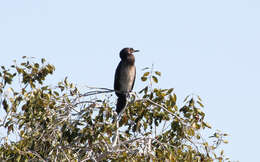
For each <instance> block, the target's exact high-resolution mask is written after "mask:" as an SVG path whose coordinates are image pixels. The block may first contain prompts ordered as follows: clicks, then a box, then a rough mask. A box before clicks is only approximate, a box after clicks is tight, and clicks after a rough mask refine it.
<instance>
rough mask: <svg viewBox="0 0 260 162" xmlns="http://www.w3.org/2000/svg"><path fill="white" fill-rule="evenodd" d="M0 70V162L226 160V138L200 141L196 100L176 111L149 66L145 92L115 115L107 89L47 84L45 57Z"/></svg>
mask: <svg viewBox="0 0 260 162" xmlns="http://www.w3.org/2000/svg"><path fill="white" fill-rule="evenodd" d="M1 69H2V70H1V72H0V78H1V80H2V81H1V82H0V94H1V109H2V110H4V111H5V114H4V115H3V118H1V121H0V122H1V125H0V126H1V127H4V128H5V129H4V130H5V131H6V132H7V134H6V136H4V137H2V138H1V146H0V160H1V161H3V160H5V161H9V160H10V161H12V160H13V161H107V160H109V161H116V160H126V161H140V160H142V161H143V160H147V161H149V160H153V161H165V160H168V161H213V160H218V161H224V160H228V158H225V156H224V153H223V151H219V149H218V146H219V145H220V144H221V143H223V142H224V143H227V141H226V140H225V136H227V134H224V133H221V132H219V131H217V132H215V133H214V134H213V135H212V136H210V137H209V138H205V137H203V136H202V135H201V131H203V130H204V129H211V126H210V125H209V124H208V123H207V122H205V121H204V117H205V113H204V112H203V107H204V106H203V104H202V100H201V98H200V97H199V96H197V95H189V96H187V97H186V99H185V100H184V106H182V107H179V106H177V105H176V100H177V96H176V94H175V93H174V89H173V88H170V89H160V88H154V86H153V85H154V84H157V83H158V78H159V77H160V76H161V73H160V72H159V71H155V70H153V68H145V69H144V74H143V76H142V77H141V80H142V81H143V82H145V83H147V86H145V87H144V88H143V89H142V90H140V92H138V93H132V94H131V97H130V99H129V103H128V106H127V108H126V109H125V110H124V112H123V113H122V115H121V116H120V117H118V116H117V114H116V113H115V109H114V106H115V100H114V97H113V93H114V91H113V90H111V89H107V88H95V87H88V88H87V89H86V90H82V89H79V88H78V87H76V86H75V85H74V84H73V83H70V82H69V81H68V79H67V78H65V79H64V81H62V82H59V83H58V84H57V85H56V86H50V85H46V83H45V80H46V78H47V77H48V76H49V75H51V74H53V72H54V70H55V67H54V66H53V65H51V64H48V63H46V61H45V59H41V60H40V61H37V60H36V59H32V58H27V57H23V61H22V62H21V63H17V62H14V64H13V65H11V66H10V67H9V68H7V67H5V66H1ZM13 136H15V137H16V138H13Z"/></svg>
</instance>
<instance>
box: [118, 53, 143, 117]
mask: <svg viewBox="0 0 260 162" xmlns="http://www.w3.org/2000/svg"><path fill="white" fill-rule="evenodd" d="M134 52H139V50H134V49H133V48H124V49H122V50H121V51H120V58H121V61H120V63H119V64H118V66H117V68H116V73H115V81H114V90H115V93H116V95H117V97H118V99H117V104H116V112H117V114H119V113H120V112H121V111H122V110H123V109H124V108H125V106H126V100H127V97H128V95H129V92H131V91H132V90H133V87H134V83H135V75H136V68H135V57H134V55H133V53H134Z"/></svg>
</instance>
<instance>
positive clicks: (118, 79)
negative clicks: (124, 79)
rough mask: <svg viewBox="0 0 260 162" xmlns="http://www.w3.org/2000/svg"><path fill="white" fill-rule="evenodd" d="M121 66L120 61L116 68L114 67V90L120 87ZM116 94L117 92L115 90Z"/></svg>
mask: <svg viewBox="0 0 260 162" xmlns="http://www.w3.org/2000/svg"><path fill="white" fill-rule="evenodd" d="M121 66H122V62H121V61H120V63H119V64H118V66H117V68H116V73H115V80H114V90H120V89H121V85H120V69H121ZM116 94H118V93H117V92H116Z"/></svg>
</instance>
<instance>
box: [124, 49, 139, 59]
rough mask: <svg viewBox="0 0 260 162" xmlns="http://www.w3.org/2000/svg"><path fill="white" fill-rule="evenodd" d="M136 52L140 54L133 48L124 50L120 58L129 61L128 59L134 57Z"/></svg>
mask: <svg viewBox="0 0 260 162" xmlns="http://www.w3.org/2000/svg"><path fill="white" fill-rule="evenodd" d="M134 52H139V50H135V49H133V48H123V49H122V50H121V51H120V58H121V59H122V60H123V59H127V57H129V56H130V55H132V54H133V53H134Z"/></svg>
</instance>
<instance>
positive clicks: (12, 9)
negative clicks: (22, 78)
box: [0, 0, 260, 162]
mask: <svg viewBox="0 0 260 162" xmlns="http://www.w3.org/2000/svg"><path fill="white" fill-rule="evenodd" d="M259 18H260V1H258V0H210V1H209V0H182V1H181V0H178V1H177V0H161V1H156V0H142V1H140V0H131V1H130V0H125V1H122V0H110V1H105V0H103V1H102V0H95V1H85V0H76V1H68V0H37V1H35V0H8V1H6V0H0V56H1V59H0V65H10V64H11V63H12V60H14V59H16V60H18V61H19V60H21V56H24V55H25V56H34V57H37V58H42V57H44V58H46V59H47V61H48V62H50V63H51V64H54V65H55V67H56V71H55V73H54V75H53V76H52V77H51V79H50V80H51V82H52V83H53V84H55V83H56V82H58V81H60V80H62V79H64V78H65V77H66V76H68V78H69V80H70V81H72V82H74V83H77V84H78V85H89V86H97V87H106V88H113V79H114V72H115V68H116V66H117V64H118V62H119V61H120V58H119V51H120V50H121V49H122V48H124V47H133V48H136V49H139V50H140V52H139V53H138V54H136V67H137V78H138V79H137V80H136V85H135V88H134V90H135V91H138V90H140V88H141V87H142V86H144V84H143V83H142V82H141V81H140V77H141V75H142V70H141V69H142V68H144V67H147V66H151V65H152V64H154V67H155V69H157V70H159V71H161V72H162V77H161V78H160V80H159V87H162V88H171V87H173V88H175V92H176V94H177V99H178V100H180V101H181V100H183V99H184V98H185V96H186V95H189V94H191V93H194V94H198V95H199V96H200V97H201V98H202V99H203V101H204V104H205V109H204V111H205V112H206V115H207V117H206V119H207V121H208V122H209V123H211V125H212V126H213V129H220V130H222V131H224V132H225V133H228V134H229V135H230V136H229V137H228V140H229V144H228V145H224V146H223V149H224V150H225V153H226V154H227V155H228V156H229V157H231V159H232V160H239V161H241V162H247V161H256V160H257V159H259V157H258V154H259V145H260V140H259V134H260V129H259V123H260V118H259V117H258V116H259V113H260V109H259V105H258V104H257V103H258V101H259V99H260V94H259V91H260V85H259V83H260V75H259V69H260V64H259V60H260V46H259V45H260V21H259Z"/></svg>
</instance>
